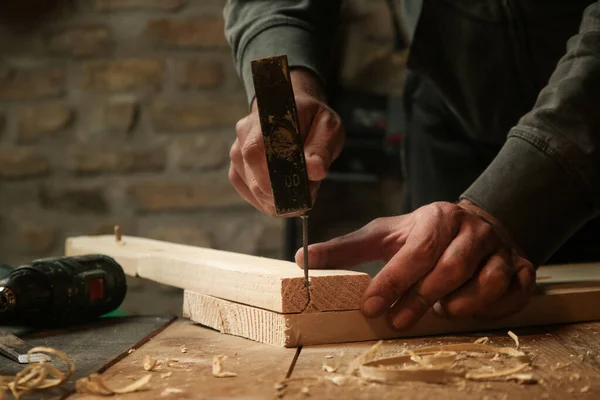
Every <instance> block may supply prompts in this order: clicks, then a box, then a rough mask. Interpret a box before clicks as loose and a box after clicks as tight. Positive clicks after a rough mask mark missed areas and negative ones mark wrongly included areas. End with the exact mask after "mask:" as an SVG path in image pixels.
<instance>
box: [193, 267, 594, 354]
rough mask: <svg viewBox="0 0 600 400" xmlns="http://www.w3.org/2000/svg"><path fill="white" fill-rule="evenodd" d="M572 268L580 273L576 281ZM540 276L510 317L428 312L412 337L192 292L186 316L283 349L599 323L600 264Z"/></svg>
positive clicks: (360, 322) (341, 314)
mask: <svg viewBox="0 0 600 400" xmlns="http://www.w3.org/2000/svg"><path fill="white" fill-rule="evenodd" d="M568 268H573V269H574V270H577V271H578V274H574V275H576V276H574V277H573V279H570V278H569V277H568V274H567V272H566V271H568ZM553 275H554V276H557V277H558V279H560V278H561V277H562V278H567V279H565V280H564V281H561V280H557V279H555V278H554V277H553ZM538 276H539V277H541V279H540V281H539V282H538V290H537V291H536V293H535V295H534V296H533V297H532V299H531V301H530V303H529V304H528V306H527V307H526V308H525V309H523V310H522V311H521V312H519V313H517V314H515V315H513V316H511V317H508V318H504V319H501V320H478V319H462V320H451V319H442V318H439V317H437V316H436V315H435V314H433V313H429V314H427V315H426V316H425V317H423V318H422V319H421V320H420V321H419V323H417V325H416V326H415V327H413V328H412V329H411V330H410V331H407V332H398V331H395V330H393V329H391V328H390V327H389V326H388V324H387V323H386V321H385V318H384V317H381V318H378V319H367V318H365V317H364V316H363V315H362V313H361V312H360V311H358V310H349V311H333V312H322V313H303V314H280V313H276V312H271V311H268V310H261V309H257V308H255V307H249V306H247V305H244V304H239V303H235V302H231V301H227V300H223V299H219V298H215V297H212V296H207V295H204V294H200V293H195V292H193V291H185V292H184V302H183V315H184V316H185V317H186V318H189V319H191V320H192V321H194V322H197V323H199V324H202V325H205V326H208V327H211V328H214V329H217V330H219V331H221V332H223V333H227V334H231V335H236V336H241V337H245V338H248V339H252V340H256V341H259V342H263V343H269V344H272V345H276V346H284V347H295V346H301V345H315V344H328V343H344V342H358V341H367V340H377V339H392V338H400V337H416V336H423V335H435V334H450V333H459V332H475V331H480V330H491V329H500V328H507V329H508V328H516V327H526V326H538V325H548V324H560V323H569V322H582V321H593V320H600V307H597V304H598V303H599V302H600V265H584V266H581V265H580V266H566V265H565V266H551V267H550V266H549V267H541V268H540V269H539V270H538Z"/></svg>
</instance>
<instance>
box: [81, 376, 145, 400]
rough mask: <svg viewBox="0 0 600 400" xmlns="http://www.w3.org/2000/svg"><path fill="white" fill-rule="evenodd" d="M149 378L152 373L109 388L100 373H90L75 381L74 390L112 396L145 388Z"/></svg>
mask: <svg viewBox="0 0 600 400" xmlns="http://www.w3.org/2000/svg"><path fill="white" fill-rule="evenodd" d="M150 378H152V375H151V374H148V375H146V376H143V377H141V378H140V379H138V380H137V381H135V382H133V383H130V384H129V385H127V386H125V387H122V388H118V389H110V388H109V387H108V386H106V384H105V383H104V380H103V379H102V377H101V376H100V375H98V374H91V375H90V376H87V377H85V378H81V379H78V380H77V382H75V390H76V391H77V393H81V394H94V395H99V396H112V395H115V394H126V393H133V392H138V391H141V390H147V389H148V383H149V382H150Z"/></svg>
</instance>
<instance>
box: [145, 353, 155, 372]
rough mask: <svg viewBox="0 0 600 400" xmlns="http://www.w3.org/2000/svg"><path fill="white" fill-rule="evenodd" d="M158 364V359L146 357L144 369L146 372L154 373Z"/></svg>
mask: <svg viewBox="0 0 600 400" xmlns="http://www.w3.org/2000/svg"><path fill="white" fill-rule="evenodd" d="M157 363H158V360H157V359H156V358H152V357H150V356H148V355H146V356H144V369H145V370H146V371H152V370H153V369H154V368H155V367H156V364H157Z"/></svg>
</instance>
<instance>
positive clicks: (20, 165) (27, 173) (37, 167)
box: [0, 149, 51, 179]
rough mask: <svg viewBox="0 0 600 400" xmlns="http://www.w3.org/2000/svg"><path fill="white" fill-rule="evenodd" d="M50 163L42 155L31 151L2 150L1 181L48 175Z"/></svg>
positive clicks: (0, 162) (0, 151) (0, 161)
mask: <svg viewBox="0 0 600 400" xmlns="http://www.w3.org/2000/svg"><path fill="white" fill-rule="evenodd" d="M50 169H51V168H50V163H49V162H48V159H47V158H46V157H45V156H44V155H43V154H42V153H41V152H37V151H34V150H31V149H6V150H0V179H2V178H3V179H22V178H28V177H35V176H40V175H46V174H47V173H49V172H50Z"/></svg>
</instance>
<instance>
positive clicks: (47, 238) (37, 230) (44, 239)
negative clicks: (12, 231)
mask: <svg viewBox="0 0 600 400" xmlns="http://www.w3.org/2000/svg"><path fill="white" fill-rule="evenodd" d="M56 235H57V231H56V229H54V228H51V227H46V226H41V225H39V224H37V223H33V222H25V223H23V224H22V225H20V226H19V227H17V229H16V238H17V245H18V246H19V248H20V249H21V250H23V251H24V252H27V253H34V254H45V253H47V252H49V251H50V250H52V247H54V244H55V243H56Z"/></svg>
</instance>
